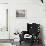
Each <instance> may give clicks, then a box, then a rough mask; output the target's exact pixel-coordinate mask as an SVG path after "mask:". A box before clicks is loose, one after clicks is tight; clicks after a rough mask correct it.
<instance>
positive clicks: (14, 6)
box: [9, 0, 46, 42]
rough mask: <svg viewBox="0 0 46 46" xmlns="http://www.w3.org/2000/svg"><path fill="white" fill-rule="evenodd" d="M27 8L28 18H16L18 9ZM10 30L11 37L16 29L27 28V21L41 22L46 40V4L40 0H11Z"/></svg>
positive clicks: (45, 39)
mask: <svg viewBox="0 0 46 46" xmlns="http://www.w3.org/2000/svg"><path fill="white" fill-rule="evenodd" d="M23 9H25V10H26V18H16V10H23ZM9 15H10V16H9V31H10V36H11V38H14V37H13V33H14V32H15V31H19V32H21V31H23V30H24V31H25V30H27V23H40V24H41V25H42V30H43V31H42V32H43V35H44V41H45V42H46V36H45V34H46V16H45V4H42V3H41V1H40V0H11V1H10V2H9Z"/></svg>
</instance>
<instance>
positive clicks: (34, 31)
mask: <svg viewBox="0 0 46 46" xmlns="http://www.w3.org/2000/svg"><path fill="white" fill-rule="evenodd" d="M39 33H40V24H36V23H32V24H29V23H27V31H22V34H20V35H19V36H20V44H21V42H22V41H24V35H25V34H29V35H32V38H31V39H30V40H29V41H31V44H32V45H33V43H34V42H38V43H39Z"/></svg>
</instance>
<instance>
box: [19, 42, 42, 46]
mask: <svg viewBox="0 0 46 46" xmlns="http://www.w3.org/2000/svg"><path fill="white" fill-rule="evenodd" d="M19 46H31V43H26V42H22V43H21V45H19ZM33 46H43V45H42V44H34V45H33Z"/></svg>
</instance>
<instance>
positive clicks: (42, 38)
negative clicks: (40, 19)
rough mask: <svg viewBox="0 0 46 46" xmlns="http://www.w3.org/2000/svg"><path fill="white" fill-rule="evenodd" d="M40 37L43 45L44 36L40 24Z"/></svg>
mask: <svg viewBox="0 0 46 46" xmlns="http://www.w3.org/2000/svg"><path fill="white" fill-rule="evenodd" d="M40 39H41V40H42V45H43V46H45V45H44V37H43V26H42V25H40Z"/></svg>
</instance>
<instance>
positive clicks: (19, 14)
mask: <svg viewBox="0 0 46 46" xmlns="http://www.w3.org/2000/svg"><path fill="white" fill-rule="evenodd" d="M16 17H18V18H25V17H26V11H25V10H16Z"/></svg>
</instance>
